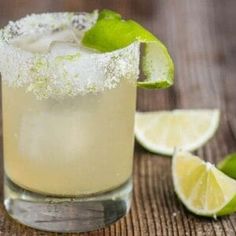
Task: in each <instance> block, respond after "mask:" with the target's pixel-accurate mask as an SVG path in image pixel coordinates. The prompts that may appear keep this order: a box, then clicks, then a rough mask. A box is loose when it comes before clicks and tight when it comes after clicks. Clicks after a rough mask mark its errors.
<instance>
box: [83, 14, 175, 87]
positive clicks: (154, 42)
mask: <svg viewBox="0 0 236 236" xmlns="http://www.w3.org/2000/svg"><path fill="white" fill-rule="evenodd" d="M137 41H138V42H140V43H144V44H145V49H144V56H143V57H142V63H141V64H142V70H143V73H144V75H145V77H146V80H144V81H138V83H137V85H138V87H141V88H168V87H170V86H171V85H172V84H173V77H174V64H173V61H172V59H171V57H170V55H169V52H168V50H167V48H166V47H165V46H164V44H163V43H162V42H161V41H160V40H159V39H158V38H156V37H155V36H154V35H153V34H152V33H150V32H149V31H148V30H146V29H145V28H144V27H142V26H141V25H139V24H138V23H137V22H135V21H133V20H123V19H122V18H121V15H120V14H118V13H116V12H113V11H111V10H102V11H100V12H99V16H98V19H97V22H96V23H95V24H94V25H93V26H92V27H91V28H90V29H89V30H88V31H86V32H85V34H84V36H83V39H82V43H83V44H84V45H85V46H86V47H89V48H93V49H96V50H98V51H101V52H110V51H114V50H117V49H120V48H123V47H126V46H128V45H130V44H132V43H134V42H137Z"/></svg>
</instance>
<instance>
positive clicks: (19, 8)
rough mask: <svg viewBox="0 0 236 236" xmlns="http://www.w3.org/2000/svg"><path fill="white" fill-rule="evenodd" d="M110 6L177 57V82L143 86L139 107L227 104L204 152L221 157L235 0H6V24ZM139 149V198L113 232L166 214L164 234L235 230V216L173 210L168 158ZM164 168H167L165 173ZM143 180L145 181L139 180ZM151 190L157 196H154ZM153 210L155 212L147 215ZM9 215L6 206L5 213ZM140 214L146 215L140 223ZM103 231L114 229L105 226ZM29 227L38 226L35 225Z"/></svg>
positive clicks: (231, 128)
mask: <svg viewBox="0 0 236 236" xmlns="http://www.w3.org/2000/svg"><path fill="white" fill-rule="evenodd" d="M103 8H108V9H112V10H115V11H118V12H120V13H121V14H122V15H123V16H124V17H125V18H132V19H134V20H136V21H138V22H139V23H141V24H142V25H144V26H145V27H147V28H148V29H149V30H150V31H152V32H153V33H154V34H156V35H157V36H158V37H159V38H160V39H161V40H162V41H163V42H165V44H166V45H167V46H168V48H169V51H170V53H171V55H172V56H173V58H174V62H175V85H174V86H173V87H172V88H170V89H167V90H159V91H156V90H155V91H154V90H141V89H139V90H138V99H137V109H138V110H140V111H151V110H163V109H165V110H168V109H175V108H192V109H193V108H220V109H221V126H220V128H219V131H218V133H217V136H216V138H215V139H214V140H213V141H211V142H210V143H209V144H207V145H206V146H205V147H204V148H202V149H201V150H199V151H198V154H199V155H201V156H202V157H204V159H207V160H209V161H212V162H217V161H218V160H219V159H220V158H221V157H223V156H224V155H226V154H227V153H229V152H233V151H236V1H235V0H227V1H222V0H207V1H206V0H197V1H196V0H0V27H3V26H4V25H6V24H7V23H8V21H9V20H16V19H19V18H21V17H23V16H25V15H27V14H30V13H40V12H55V11H93V10H94V9H103ZM135 154H136V156H138V157H140V156H142V158H136V165H135V166H137V165H139V168H138V169H137V168H136V167H135V176H136V177H135V183H136V184H137V186H136V188H135V196H136V199H138V200H137V202H135V204H134V205H133V208H132V211H131V215H129V216H128V217H127V218H125V219H123V220H122V221H121V223H118V224H116V225H115V226H111V228H110V229H109V230H110V231H109V232H111V233H112V232H113V233H114V232H121V234H116V233H114V234H111V235H132V232H133V231H135V229H137V232H141V231H142V232H144V233H143V234H142V235H156V234H155V232H157V231H155V230H156V228H155V227H158V224H159V225H162V222H164V226H163V228H162V226H161V228H162V230H163V231H162V232H163V234H160V235H166V234H165V232H168V228H169V230H170V231H171V232H173V234H169V235H181V233H180V234H177V233H176V232H178V231H180V232H181V229H182V228H184V230H185V232H186V234H185V235H235V232H236V228H235V227H236V226H235V225H236V217H235V216H232V217H228V218H224V219H222V220H221V221H217V222H215V221H210V220H209V221H207V220H205V219H200V218H197V217H192V215H191V214H189V213H188V212H186V211H185V210H184V209H183V208H180V217H178V215H177V217H176V218H173V217H172V218H171V213H170V212H173V211H174V210H176V209H179V208H178V207H179V203H178V201H177V200H176V199H175V196H174V195H173V193H172V192H171V194H172V195H171V199H170V201H169V200H168V199H169V198H166V195H165V194H166V193H167V192H168V191H169V189H170V188H171V187H170V186H171V181H170V178H171V177H170V173H169V172H170V161H169V159H168V160H167V159H166V158H163V157H162V158H161V157H160V158H152V155H151V154H149V153H147V152H145V151H144V150H143V149H142V148H141V147H140V146H139V145H136V151H135ZM163 169H165V170H166V171H167V172H168V173H167V172H166V173H163ZM144 178H145V179H144ZM149 181H150V182H149ZM152 181H153V182H152ZM139 182H140V183H141V184H140V185H142V186H143V187H142V186H139V185H138V184H139ZM151 185H154V186H156V188H157V189H158V191H160V195H161V194H163V196H159V197H160V198H155V195H154V193H153V189H152V188H150V186H151ZM148 186H149V187H148ZM154 191H155V190H154ZM158 194H159V192H158ZM146 198H147V199H149V198H150V199H152V200H150V202H149V200H145V199H146ZM139 199H140V202H138V201H139ZM153 199H154V200H153ZM154 203H155V204H154ZM158 204H160V205H158ZM159 206H161V207H160V208H158V213H160V217H159V216H158V214H157V215H156V213H155V212H157V211H154V213H153V209H154V210H155V209H156V208H155V207H159ZM147 211H148V212H149V214H150V215H152V218H148V217H146V218H145V214H147ZM176 211H177V210H176ZM136 213H137V215H136ZM139 216H140V218H139ZM162 216H163V218H161V217H162ZM1 217H3V218H1ZM4 217H5V216H4V213H3V212H2V211H0V218H1V219H4ZM135 220H136V221H137V222H139V223H135V222H136V221H135ZM1 222H4V227H3V226H2V228H5V229H8V230H9V229H11V230H12V228H11V226H10V225H11V224H12V221H8V220H5V219H4V220H1V221H0V224H1ZM14 227H18V226H14ZM139 229H140V231H138V230H139ZM195 230H197V232H199V234H197V233H196V231H195ZM1 232H2V231H1ZM9 232H12V233H10V234H1V233H0V234H1V235H23V232H25V231H24V228H19V227H18V231H14V230H12V231H9ZM14 232H22V234H14ZM102 232H104V234H105V233H106V232H107V233H109V232H108V231H106V230H104V231H102ZM174 232H175V233H174ZM182 232H183V231H182ZM192 232H195V233H196V234H192ZM227 232H229V233H227ZM187 233H188V234H187ZM24 235H36V234H33V231H28V234H24ZM37 235H44V234H37ZM91 235H97V234H91ZM101 235H103V234H101ZM109 235H110V234H109ZM137 235H141V234H137ZM182 235H183V234H182Z"/></svg>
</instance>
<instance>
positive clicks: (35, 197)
mask: <svg viewBox="0 0 236 236" xmlns="http://www.w3.org/2000/svg"><path fill="white" fill-rule="evenodd" d="M131 197H132V181H131V180H129V181H127V182H126V183H125V184H123V185H122V186H120V187H118V188H116V189H114V190H112V191H109V192H105V193H101V194H97V195H92V196H87V197H78V198H75V197H73V198H69V197H68V198H67V197H53V196H46V195H41V194H37V193H33V192H30V191H27V190H25V189H23V188H21V187H19V186H17V185H16V184H14V183H13V182H12V181H11V180H9V178H7V177H6V176H5V181H4V205H5V208H6V210H7V211H8V213H9V215H10V216H11V217H13V218H14V219H15V220H17V221H19V222H20V223H22V224H24V225H27V226H30V227H33V228H36V229H40V230H45V231H52V232H87V231H92V230H96V229H99V228H102V227H105V226H107V225H110V224H112V223H114V222H115V221H117V220H118V219H120V218H121V217H122V216H124V215H125V214H126V213H127V212H128V211H129V209H130V204H131Z"/></svg>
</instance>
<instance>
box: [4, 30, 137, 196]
mask: <svg viewBox="0 0 236 236" xmlns="http://www.w3.org/2000/svg"><path fill="white" fill-rule="evenodd" d="M73 37H74V36H73V35H72V33H71V32H70V30H69V31H65V32H64V33H63V32H62V33H61V32H59V33H58V32H56V33H55V34H52V35H50V37H49V38H48V36H45V37H44V36H41V38H39V39H34V40H29V39H28V38H19V40H18V39H17V40H14V41H13V42H12V44H14V45H15V46H17V47H19V48H21V49H24V50H26V51H30V52H34V53H35V52H37V53H45V52H47V51H48V50H50V48H49V47H52V46H54V44H55V42H56V44H57V43H58V41H60V42H61V41H63V42H64V43H63V44H62V45H60V44H59V47H60V50H62V49H63V48H64V47H67V46H69V47H71V42H72V41H73ZM31 41H33V43H32V42H31ZM67 43H68V45H67ZM72 43H73V44H75V43H76V42H72ZM73 47H74V45H73ZM80 47H81V46H80ZM70 50H71V49H70ZM73 50H74V49H73ZM81 51H82V53H85V54H86V53H88V54H89V53H92V52H90V51H86V49H84V48H80V52H81ZM59 59H60V58H59V57H58V60H59ZM137 61H138V59H137ZM137 64H138V63H137ZM136 79H137V78H136V77H135V76H130V75H129V76H128V77H127V78H122V79H121V80H120V81H119V82H118V83H117V84H116V85H115V86H114V87H113V88H110V89H104V91H99V92H96V93H92V92H91V93H87V94H85V95H80V94H78V95H75V96H63V97H60V96H59V97H56V98H51V97H48V98H46V99H39V98H37V96H35V94H33V93H32V92H26V88H25V87H24V86H23V87H14V86H9V85H8V84H7V83H3V86H2V97H3V121H4V122H3V133H4V164H5V171H6V174H7V176H8V177H9V178H10V179H11V180H12V181H13V182H14V183H16V184H17V185H19V186H21V187H23V188H25V189H27V190H31V191H33V192H38V193H43V194H49V195H64V196H77V195H84V194H93V193H100V192H104V191H108V190H111V189H114V188H116V187H118V186H120V185H122V184H123V183H125V182H126V181H127V180H128V179H129V178H130V176H131V173H132V159H133V142H134V135H133V127H134V112H135V100H136ZM3 80H4V78H3Z"/></svg>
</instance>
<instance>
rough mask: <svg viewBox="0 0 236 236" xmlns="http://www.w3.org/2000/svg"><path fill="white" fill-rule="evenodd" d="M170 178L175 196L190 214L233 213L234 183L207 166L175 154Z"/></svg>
mask: <svg viewBox="0 0 236 236" xmlns="http://www.w3.org/2000/svg"><path fill="white" fill-rule="evenodd" d="M172 177H173V183H174V188H175V192H176V193H177V195H178V197H179V198H180V200H181V201H182V203H183V204H184V205H185V206H186V207H187V208H188V209H189V210H190V211H192V212H193V213H195V214H197V215H203V216H209V217H212V216H213V217H216V216H220V215H227V214H231V213H233V212H235V211H236V181H235V180H234V179H231V178H230V177H228V176H227V175H225V174H224V173H222V172H221V171H219V170H218V169H216V168H215V166H214V165H212V164H211V163H209V162H204V161H202V160H200V159H199V157H197V156H194V155H192V154H191V153H188V152H184V151H179V150H177V151H176V152H175V154H174V157H173V160H172Z"/></svg>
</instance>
